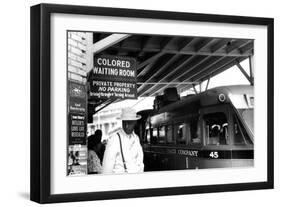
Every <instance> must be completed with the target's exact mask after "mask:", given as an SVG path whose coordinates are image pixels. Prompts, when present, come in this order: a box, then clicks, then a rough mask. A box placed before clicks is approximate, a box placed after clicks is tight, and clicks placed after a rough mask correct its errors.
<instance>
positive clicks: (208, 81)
mask: <svg viewBox="0 0 281 207" xmlns="http://www.w3.org/2000/svg"><path fill="white" fill-rule="evenodd" d="M210 79H211V77H209V78H208V80H207V85H206V88H205V91H207V90H208V87H209V83H210Z"/></svg>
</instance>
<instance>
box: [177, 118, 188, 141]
mask: <svg viewBox="0 0 281 207" xmlns="http://www.w3.org/2000/svg"><path fill="white" fill-rule="evenodd" d="M188 131H189V125H188V124H187V123H181V124H176V125H175V137H176V141H177V144H184V145H185V144H186V143H187V142H186V141H187V140H188V138H189V136H188V133H187V132H188Z"/></svg>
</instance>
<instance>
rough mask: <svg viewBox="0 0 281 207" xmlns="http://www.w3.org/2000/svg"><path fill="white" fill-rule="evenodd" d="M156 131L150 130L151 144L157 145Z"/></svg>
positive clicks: (154, 129)
mask: <svg viewBox="0 0 281 207" xmlns="http://www.w3.org/2000/svg"><path fill="white" fill-rule="evenodd" d="M157 137H158V130H157V128H153V129H152V137H151V142H150V143H151V144H157Z"/></svg>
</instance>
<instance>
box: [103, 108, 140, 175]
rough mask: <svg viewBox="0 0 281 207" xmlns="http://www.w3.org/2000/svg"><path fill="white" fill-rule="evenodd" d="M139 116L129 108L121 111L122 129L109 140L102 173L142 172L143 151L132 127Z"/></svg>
mask: <svg viewBox="0 0 281 207" xmlns="http://www.w3.org/2000/svg"><path fill="white" fill-rule="evenodd" d="M140 118H141V116H140V115H137V114H136V112H135V110H133V109H131V108H124V109H122V112H121V116H120V117H119V118H118V119H119V120H121V121H122V128H120V129H119V130H117V131H116V132H115V133H114V134H113V135H112V136H111V137H110V138H109V139H108V142H107V145H106V149H105V152H104V157H103V164H102V165H103V169H102V172H103V173H107V174H108V173H124V172H128V173H138V172H143V168H144V165H143V151H142V147H141V145H140V141H139V137H138V136H137V135H136V134H135V133H134V127H135V125H136V123H137V120H138V119H140Z"/></svg>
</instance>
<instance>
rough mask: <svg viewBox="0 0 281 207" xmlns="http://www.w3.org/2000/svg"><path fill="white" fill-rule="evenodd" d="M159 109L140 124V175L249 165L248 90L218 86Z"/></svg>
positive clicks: (251, 155)
mask: <svg viewBox="0 0 281 207" xmlns="http://www.w3.org/2000/svg"><path fill="white" fill-rule="evenodd" d="M156 99H157V97H156ZM160 105H161V107H155V109H154V110H153V111H151V112H150V114H149V115H148V116H146V117H145V118H146V119H144V120H142V121H143V124H142V125H141V126H142V128H143V129H142V130H143V131H144V133H142V136H141V143H142V147H143V151H144V165H145V171H161V170H182V169H206V168H227V167H251V166H253V165H254V120H253V118H254V93H253V86H251V85H236V86H223V87H217V88H213V89H209V90H207V91H205V92H202V93H200V94H196V95H188V96H185V97H181V98H180V99H179V100H176V101H173V102H168V104H166V105H165V103H164V104H160Z"/></svg>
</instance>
